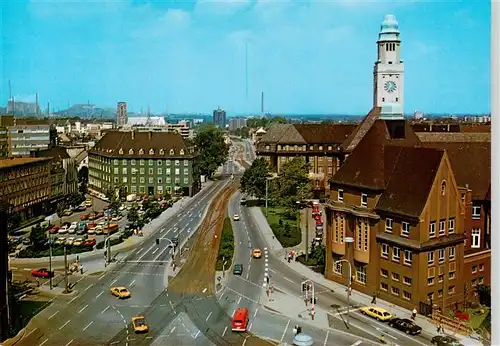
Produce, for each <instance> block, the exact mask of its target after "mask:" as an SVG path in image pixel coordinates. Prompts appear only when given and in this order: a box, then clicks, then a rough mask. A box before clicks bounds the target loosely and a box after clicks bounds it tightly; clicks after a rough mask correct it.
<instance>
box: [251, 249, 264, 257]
mask: <svg viewBox="0 0 500 346" xmlns="http://www.w3.org/2000/svg"><path fill="white" fill-rule="evenodd" d="M252 256H253V258H261V257H262V251H260V249H255V250H253V253H252Z"/></svg>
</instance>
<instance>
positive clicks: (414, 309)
mask: <svg viewBox="0 0 500 346" xmlns="http://www.w3.org/2000/svg"><path fill="white" fill-rule="evenodd" d="M416 317H417V309H416V308H413V311H412V312H411V319H412V320H414V319H415V318H416Z"/></svg>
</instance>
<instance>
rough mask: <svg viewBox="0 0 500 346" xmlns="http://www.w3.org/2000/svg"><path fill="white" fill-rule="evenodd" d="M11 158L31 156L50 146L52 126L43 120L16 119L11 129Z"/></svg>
mask: <svg viewBox="0 0 500 346" xmlns="http://www.w3.org/2000/svg"><path fill="white" fill-rule="evenodd" d="M8 135H9V156H13V157H25V156H30V155H31V153H32V152H34V151H37V150H46V149H48V148H49V145H50V125H49V124H47V123H46V122H44V121H42V120H21V119H15V120H14V125H13V126H11V127H9V134H8Z"/></svg>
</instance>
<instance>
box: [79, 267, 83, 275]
mask: <svg viewBox="0 0 500 346" xmlns="http://www.w3.org/2000/svg"><path fill="white" fill-rule="evenodd" d="M80 274H82V275H83V266H82V265H80Z"/></svg>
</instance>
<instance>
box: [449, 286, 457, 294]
mask: <svg viewBox="0 0 500 346" xmlns="http://www.w3.org/2000/svg"><path fill="white" fill-rule="evenodd" d="M448 294H449V295H450V296H451V295H452V294H455V286H450V287H448Z"/></svg>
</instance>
